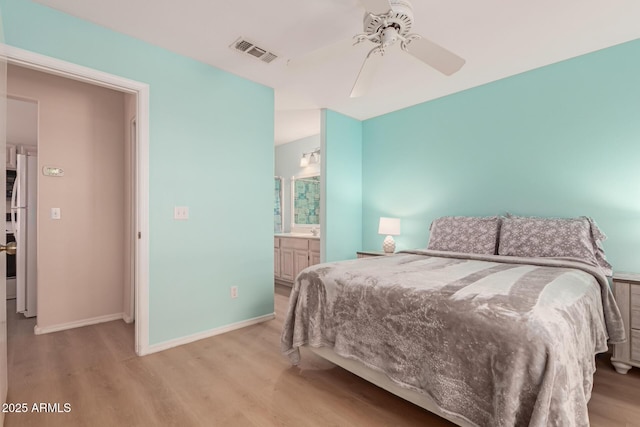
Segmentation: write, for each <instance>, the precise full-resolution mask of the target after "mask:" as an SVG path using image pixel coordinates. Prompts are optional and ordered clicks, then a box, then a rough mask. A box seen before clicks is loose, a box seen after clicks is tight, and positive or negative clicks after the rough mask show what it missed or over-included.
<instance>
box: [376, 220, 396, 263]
mask: <svg viewBox="0 0 640 427" xmlns="http://www.w3.org/2000/svg"><path fill="white" fill-rule="evenodd" d="M378 234H382V235H386V236H387V237H385V238H384V243H383V244H382V249H384V252H385V253H387V254H392V253H394V252H395V250H396V242H394V240H393V237H391V236H398V235H400V218H385V217H380V225H379V226H378Z"/></svg>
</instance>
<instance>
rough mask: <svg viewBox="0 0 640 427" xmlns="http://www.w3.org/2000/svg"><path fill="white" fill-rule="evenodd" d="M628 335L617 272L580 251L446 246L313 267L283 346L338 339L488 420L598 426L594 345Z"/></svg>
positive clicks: (297, 287) (468, 415)
mask: <svg viewBox="0 0 640 427" xmlns="http://www.w3.org/2000/svg"><path fill="white" fill-rule="evenodd" d="M607 340H609V342H611V343H616V342H623V341H624V340H625V335H624V326H623V323H622V318H621V316H620V312H619V310H618V307H617V306H616V304H615V301H614V299H613V295H612V293H611V290H610V288H609V285H608V282H607V279H606V277H604V276H603V275H602V274H601V273H600V272H599V271H598V270H597V269H595V268H594V267H592V266H590V265H587V264H584V263H581V262H579V261H577V260H571V259H549V258H518V257H505V256H498V255H469V254H457V253H447V252H437V251H412V252H411V253H403V254H399V255H395V256H391V257H375V258H365V259H360V260H352V261H342V262H337V263H329V264H320V265H316V266H312V267H310V268H308V269H306V270H304V271H303V272H301V273H300V275H299V276H298V278H297V280H296V282H295V284H294V287H293V290H292V292H291V297H290V300H289V311H288V313H287V316H286V319H285V324H284V329H283V332H282V339H281V349H282V352H283V353H284V354H285V355H287V356H288V357H289V359H290V361H291V362H292V363H293V364H297V363H298V362H299V360H300V359H299V358H300V355H299V350H298V348H299V347H301V346H304V345H309V346H312V347H321V346H326V347H329V348H331V349H333V351H334V352H335V353H337V354H338V355H340V356H342V357H346V358H349V359H354V360H358V361H360V362H362V363H363V364H365V365H366V366H368V367H370V368H373V369H375V370H378V371H381V372H384V373H385V374H386V375H387V376H388V377H389V378H390V379H391V380H393V381H394V382H395V383H397V384H398V385H400V386H402V387H406V388H408V389H411V390H414V391H417V392H420V393H425V394H427V395H429V396H430V397H431V398H432V399H433V400H434V401H435V403H436V404H437V405H438V406H439V407H440V409H442V410H443V411H444V412H448V413H452V414H456V415H457V416H460V417H463V418H465V419H466V420H469V421H470V422H471V424H476V425H479V426H525V425H530V426H588V425H589V417H588V413H587V402H588V401H589V398H590V397H591V389H592V385H593V373H594V371H595V360H594V355H595V354H597V353H600V352H604V351H606V350H607Z"/></svg>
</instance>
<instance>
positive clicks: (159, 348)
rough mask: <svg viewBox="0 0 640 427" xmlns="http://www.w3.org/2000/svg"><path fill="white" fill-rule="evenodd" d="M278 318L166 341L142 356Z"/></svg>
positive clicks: (270, 317) (234, 324)
mask: <svg viewBox="0 0 640 427" xmlns="http://www.w3.org/2000/svg"><path fill="white" fill-rule="evenodd" d="M275 318H276V314H275V313H270V314H266V315H264V316H259V317H254V318H253V319H248V320H243V321H241V322H237V323H232V324H230V325H226V326H221V327H219V328H214V329H209V330H208V331H204V332H198V333H197V334H193V335H188V336H186V337H181V338H176V339H173V340H169V341H164V342H161V343H159V344H154V345H150V346H148V347H147V348H145V349H144V350H145V351H144V353H143V354H140V356H143V355H147V354H151V353H157V352H159V351H163V350H168V349H170V348H173V347H177V346H179V345H183V344H188V343H190V342H194V341H198V340H201V339H204V338H210V337H213V336H216V335H220V334H224V333H225V332H231V331H234V330H236V329H240V328H245V327H247V326H251V325H255V324H258V323H262V322H266V321H268V320H272V319H275Z"/></svg>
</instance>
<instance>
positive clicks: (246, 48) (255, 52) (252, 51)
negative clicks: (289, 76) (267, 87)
mask: <svg viewBox="0 0 640 427" xmlns="http://www.w3.org/2000/svg"><path fill="white" fill-rule="evenodd" d="M229 47H230V48H231V49H234V50H237V51H238V52H242V53H246V54H247V55H250V56H252V57H254V58H256V59H259V60H260V61H262V62H266V63H267V64H270V63H271V62H273V61H274V60H275V59H276V58H278V55H276V54H275V53H272V52H269V51H268V50H266V49H264V48H262V47H258V46H256V44H255V43H253V42H251V41H249V40H247V39H245V38H243V37H240V38H239V39H238V40H236V41H235V42H233V44H231V46H229Z"/></svg>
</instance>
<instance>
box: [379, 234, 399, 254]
mask: <svg viewBox="0 0 640 427" xmlns="http://www.w3.org/2000/svg"><path fill="white" fill-rule="evenodd" d="M382 249H384V253H386V254H392V253H394V252H395V251H396V242H395V241H394V240H393V237H391V236H387V237H385V238H384V242H383V243H382Z"/></svg>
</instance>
